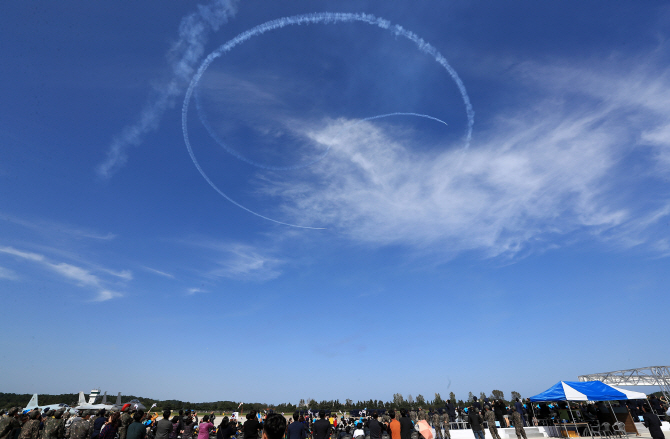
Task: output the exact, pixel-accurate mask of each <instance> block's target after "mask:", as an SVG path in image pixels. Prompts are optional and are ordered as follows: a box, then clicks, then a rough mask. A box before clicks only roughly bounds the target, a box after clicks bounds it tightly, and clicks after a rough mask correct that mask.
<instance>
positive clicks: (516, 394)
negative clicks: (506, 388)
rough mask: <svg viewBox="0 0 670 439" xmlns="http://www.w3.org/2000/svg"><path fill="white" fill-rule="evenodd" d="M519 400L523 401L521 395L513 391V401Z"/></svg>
mask: <svg viewBox="0 0 670 439" xmlns="http://www.w3.org/2000/svg"><path fill="white" fill-rule="evenodd" d="M517 398H519V399H521V394H520V393H519V392H515V391H514V390H512V401H514V400H516V399H517Z"/></svg>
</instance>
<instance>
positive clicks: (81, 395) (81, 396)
mask: <svg viewBox="0 0 670 439" xmlns="http://www.w3.org/2000/svg"><path fill="white" fill-rule="evenodd" d="M84 404H86V395H84V392H79V404H77V405H84Z"/></svg>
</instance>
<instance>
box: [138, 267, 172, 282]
mask: <svg viewBox="0 0 670 439" xmlns="http://www.w3.org/2000/svg"><path fill="white" fill-rule="evenodd" d="M142 268H144V269H145V270H147V271H150V272H152V273H155V274H158V275H160V276H163V277H167V278H170V279H174V275H173V274H170V273H166V272H164V271H160V270H156V269H155V268H151V267H142Z"/></svg>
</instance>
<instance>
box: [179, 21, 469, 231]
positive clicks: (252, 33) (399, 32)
mask: <svg viewBox="0 0 670 439" xmlns="http://www.w3.org/2000/svg"><path fill="white" fill-rule="evenodd" d="M354 21H357V22H361V23H366V24H369V25H371V26H377V27H379V28H381V29H385V30H389V31H391V32H392V33H393V34H394V35H396V36H401V37H404V38H407V39H408V40H410V41H412V42H413V43H414V44H415V45H416V46H417V47H418V48H419V50H420V51H422V52H424V53H426V54H427V55H430V56H432V57H433V58H435V61H436V62H437V63H438V64H440V65H441V66H442V67H443V68H444V69H445V70H446V71H447V73H449V75H450V76H451V78H452V79H453V80H454V82H455V83H456V86H457V87H458V89H459V91H460V93H461V97H462V99H463V103H464V104H465V111H466V116H467V119H468V128H467V133H466V140H465V149H468V148H469V146H470V140H471V138H472V127H473V125H474V110H473V109H472V104H471V103H470V98H469V96H468V93H467V91H466V89H465V85H464V84H463V81H461V79H460V77H459V76H458V73H456V71H455V70H454V69H453V67H451V65H450V64H449V62H448V61H447V59H446V58H445V57H444V56H443V55H442V54H441V53H440V52H439V51H438V50H437V49H435V47H433V46H432V45H430V44H429V43H427V42H426V41H424V40H423V39H422V38H420V37H419V36H417V35H416V34H415V33H414V32H411V31H408V30H406V29H405V28H403V27H402V26H399V25H392V24H391V22H390V21H388V20H386V19H383V18H379V17H375V16H374V15H371V14H360V13H346V12H337V13H334V12H319V13H312V14H304V15H295V16H291V17H283V18H278V19H276V20H271V21H268V22H265V23H263V24H260V25H258V26H256V27H253V28H251V29H249V30H247V31H244V32H242V33H241V34H239V35H238V36H236V37H235V38H233V39H232V40H229V41H228V42H226V43H224V44H223V45H221V46H220V47H219V48H218V49H216V50H215V51H213V52H212V53H210V54H209V55H208V56H207V57H206V58H205V60H204V61H203V62H202V64H201V65H200V68H198V71H197V72H196V73H195V75H194V76H193V79H192V80H191V83H190V85H189V87H188V89H187V90H186V96H185V97H184V104H183V106H182V118H181V121H182V132H183V135H184V142H185V143H186V148H187V150H188V153H189V155H190V156H191V160H192V161H193V164H194V165H195V167H196V168H197V169H198V171H199V172H200V174H201V175H202V176H203V178H204V179H205V181H207V183H209V185H210V186H212V188H213V189H214V190H216V191H217V192H218V193H219V194H220V195H221V196H223V197H224V198H225V199H227V200H228V201H230V202H231V203H233V204H235V205H236V206H238V207H240V208H242V209H244V210H246V211H247V212H249V213H251V214H253V215H256V216H258V217H260V218H263V219H266V220H269V221H272V222H274V223H277V224H283V225H286V226H292V227H298V228H303V229H317V230H319V229H322V228H320V227H307V226H299V225H296V224H289V223H284V222H281V221H277V220H274V219H272V218H268V217H266V216H263V215H261V214H259V213H256V212H254V211H252V210H251V209H248V208H246V207H244V206H242V205H241V204H239V203H238V202H236V201H234V200H233V199H232V198H230V197H229V196H228V195H226V194H225V193H224V192H223V191H221V189H219V188H218V187H217V186H216V185H215V184H214V182H212V180H211V179H210V178H209V177H208V176H207V175H206V174H205V172H204V171H203V169H202V168H201V167H200V164H199V163H198V160H197V159H196V157H195V154H194V153H193V148H192V147H191V142H190V140H189V136H188V121H187V115H188V107H189V104H190V102H191V97H192V96H193V92H194V90H195V88H196V86H197V85H198V83H199V82H200V79H201V78H202V75H203V74H204V73H205V71H206V70H207V68H208V67H209V65H210V64H211V63H212V62H213V61H214V60H215V59H217V58H219V57H220V56H222V55H223V54H225V53H226V52H229V51H231V50H232V49H233V48H234V47H235V46H237V45H239V44H241V43H243V42H245V41H247V40H249V39H251V38H253V37H256V36H259V35H262V34H264V33H266V32H269V31H272V30H276V29H281V28H283V27H286V26H293V25H302V24H320V23H323V24H332V23H346V22H354ZM408 114H409V113H408ZM385 116H386V115H381V116H377V117H385ZM426 117H429V118H432V117H431V116H426ZM433 119H436V118H433ZM436 120H437V121H440V122H442V123H444V122H443V121H441V120H439V119H436ZM245 161H246V160H245Z"/></svg>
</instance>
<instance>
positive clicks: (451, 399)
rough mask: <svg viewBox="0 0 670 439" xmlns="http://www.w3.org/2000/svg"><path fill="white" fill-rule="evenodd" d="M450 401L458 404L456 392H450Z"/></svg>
mask: <svg viewBox="0 0 670 439" xmlns="http://www.w3.org/2000/svg"><path fill="white" fill-rule="evenodd" d="M449 401H451V403H452V404H456V395H455V394H454V392H449Z"/></svg>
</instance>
